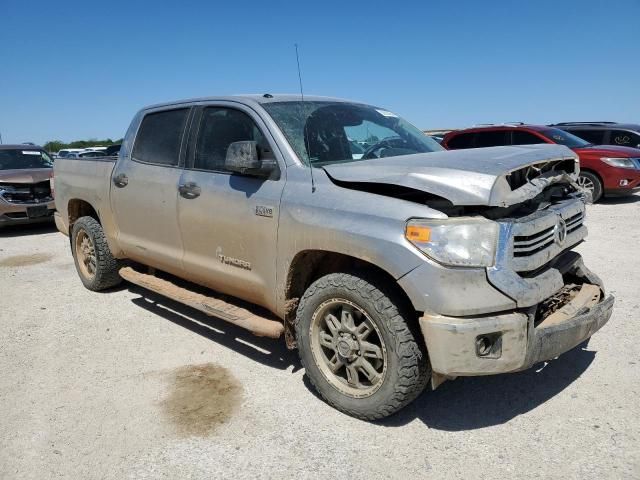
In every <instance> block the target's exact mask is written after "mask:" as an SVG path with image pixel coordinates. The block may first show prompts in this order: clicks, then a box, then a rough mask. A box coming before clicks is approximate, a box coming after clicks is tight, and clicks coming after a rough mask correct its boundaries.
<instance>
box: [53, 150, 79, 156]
mask: <svg viewBox="0 0 640 480" xmlns="http://www.w3.org/2000/svg"><path fill="white" fill-rule="evenodd" d="M81 151H82V148H63V149H62V150H58V153H55V154H54V155H53V156H54V158H67V157H68V156H69V154H70V153H77V152H81Z"/></svg>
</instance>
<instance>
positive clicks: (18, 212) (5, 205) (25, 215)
mask: <svg viewBox="0 0 640 480" xmlns="http://www.w3.org/2000/svg"><path fill="white" fill-rule="evenodd" d="M31 207H46V210H45V209H44V208H43V209H42V210H45V211H43V212H42V214H38V216H31V215H30V214H29V209H30V208H31ZM55 210H56V207H55V203H54V202H53V201H51V202H48V203H39V204H31V203H29V204H22V203H9V202H5V201H3V200H2V199H0V227H2V226H7V225H24V224H28V223H40V222H51V221H53V214H54V212H55Z"/></svg>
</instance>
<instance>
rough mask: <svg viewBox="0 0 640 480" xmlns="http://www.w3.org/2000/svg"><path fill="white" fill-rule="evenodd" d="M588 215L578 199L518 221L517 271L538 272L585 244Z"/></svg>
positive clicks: (514, 256)
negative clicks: (572, 249)
mask: <svg viewBox="0 0 640 480" xmlns="http://www.w3.org/2000/svg"><path fill="white" fill-rule="evenodd" d="M584 212H585V210H584V204H583V203H582V202H581V201H579V200H574V201H571V202H565V203H562V204H559V205H555V206H551V207H549V209H547V210H545V211H544V212H537V213H536V214H535V215H533V216H531V218H525V219H522V220H520V221H517V222H514V223H513V226H512V239H513V242H512V260H511V261H512V263H513V268H514V270H515V271H516V272H530V271H533V270H536V269H538V268H540V267H542V266H543V265H545V264H546V263H548V262H549V261H550V260H552V259H553V258H555V257H556V256H557V255H559V254H560V253H561V252H562V251H563V250H566V249H567V248H570V247H572V246H574V245H576V244H577V243H579V242H580V241H582V239H583V238H584V237H585V236H586V234H587V229H586V227H584V225H583V223H584ZM560 219H562V221H560ZM562 222H564V227H563V225H562Z"/></svg>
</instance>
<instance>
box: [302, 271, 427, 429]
mask: <svg viewBox="0 0 640 480" xmlns="http://www.w3.org/2000/svg"><path fill="white" fill-rule="evenodd" d="M367 277H368V278H370V279H371V280H372V281H371V282H370V281H367V280H364V279H363V278H360V276H357V275H354V274H351V273H332V274H329V275H326V276H324V277H321V278H320V279H318V280H316V281H315V282H314V283H312V284H311V286H309V288H308V289H307V291H306V292H305V293H304V295H303V296H302V298H301V300H300V304H299V305H298V311H297V314H296V319H295V326H296V336H297V338H300V336H301V335H302V334H303V332H300V327H299V326H300V320H301V317H302V315H303V314H304V312H305V306H306V304H307V303H308V302H309V301H310V299H311V298H312V297H314V296H315V295H316V293H317V292H318V291H321V290H323V289H326V288H329V287H335V288H344V289H347V290H349V291H351V292H352V293H356V294H357V295H359V296H361V297H363V298H364V299H369V300H371V303H372V304H373V306H374V308H375V309H376V311H377V313H378V314H379V316H380V318H382V319H383V321H384V322H385V323H386V327H387V328H388V330H389V331H390V332H392V334H393V337H394V339H395V352H397V354H398V358H399V376H398V378H399V381H398V382H397V383H396V385H394V393H393V395H392V396H391V397H390V398H388V399H387V401H386V402H385V403H384V404H380V405H378V406H377V407H376V408H375V409H370V410H369V411H366V412H361V411H354V410H350V409H347V408H344V407H343V406H341V405H339V404H336V403H335V402H333V401H331V399H329V398H327V397H326V396H325V395H323V393H322V388H319V387H320V386H319V385H317V384H316V382H315V381H314V379H313V378H311V376H309V375H308V377H309V380H310V381H311V383H312V384H313V386H314V387H315V388H316V390H317V391H318V393H319V394H320V395H321V396H322V398H323V399H324V400H325V401H326V402H327V403H329V404H330V405H332V406H333V407H335V408H336V409H338V410H340V411H342V412H344V413H346V414H348V415H351V416H353V417H356V418H360V419H362V420H367V421H372V420H379V419H381V418H384V417H387V416H389V415H392V414H393V413H395V412H397V411H398V410H400V409H402V408H403V407H405V406H406V405H407V404H409V403H411V402H412V401H413V400H415V399H416V398H417V397H418V396H419V395H420V394H421V393H422V391H423V390H424V389H425V387H426V386H427V383H428V382H429V379H430V378H431V368H430V366H429V362H428V359H427V353H426V349H425V348H424V347H421V344H420V343H418V342H419V341H420V340H421V338H420V337H419V336H417V335H415V333H418V332H417V329H416V328H415V325H414V328H410V325H409V324H408V322H407V319H410V318H411V317H409V316H408V315H407V314H408V312H407V311H406V310H408V309H406V308H402V303H403V302H401V301H399V299H397V298H395V297H396V295H393V293H392V292H386V293H385V292H383V291H382V290H383V289H384V287H380V288H379V287H378V286H377V285H384V283H383V282H384V281H383V280H378V279H377V278H376V275H375V273H374V274H373V275H367ZM384 290H387V289H384ZM415 323H417V322H415ZM416 338H418V339H419V340H418V341H417V340H416ZM298 345H300V342H298ZM300 359H301V362H302V366H303V367H304V368H305V370H307V371H308V369H307V366H306V365H305V361H304V359H303V357H302V355H301V356H300Z"/></svg>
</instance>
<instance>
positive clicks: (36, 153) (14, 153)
mask: <svg viewBox="0 0 640 480" xmlns="http://www.w3.org/2000/svg"><path fill="white" fill-rule="evenodd" d="M52 166H53V160H51V157H50V156H49V155H48V154H47V153H46V152H43V151H42V150H22V149H20V150H0V170H24V169H27V168H51V167H52Z"/></svg>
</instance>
